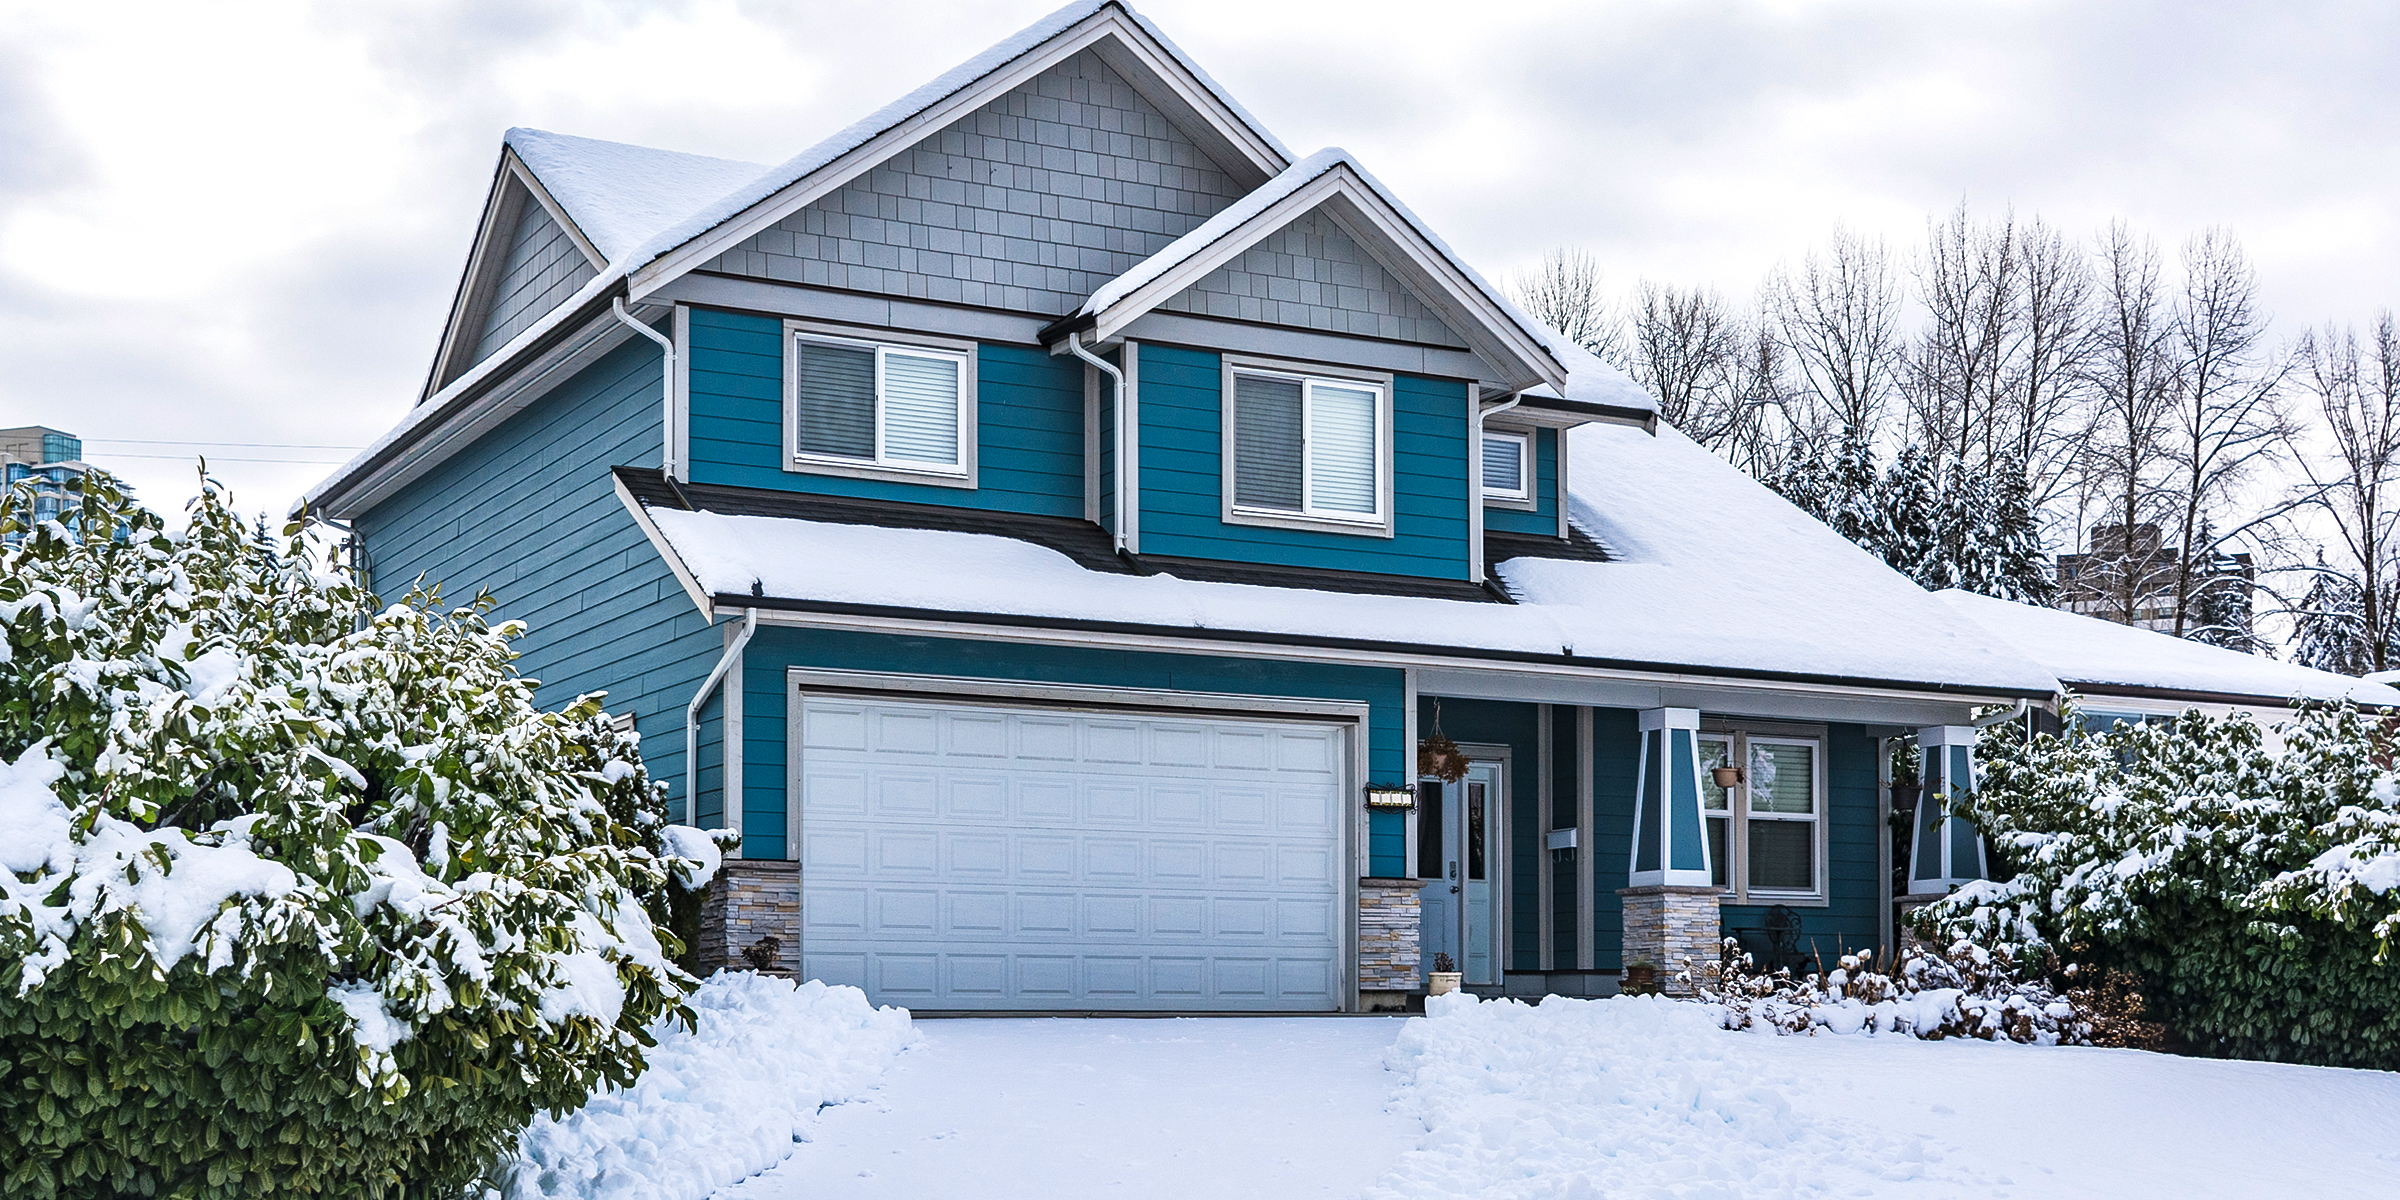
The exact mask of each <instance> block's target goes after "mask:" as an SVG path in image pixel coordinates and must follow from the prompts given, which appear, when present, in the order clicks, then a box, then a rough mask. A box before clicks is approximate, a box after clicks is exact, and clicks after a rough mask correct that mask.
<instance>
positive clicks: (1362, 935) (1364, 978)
mask: <svg viewBox="0 0 2400 1200" xmlns="http://www.w3.org/2000/svg"><path fill="white" fill-rule="evenodd" d="M1424 886H1425V881H1424V880H1422V879H1383V878H1367V879H1361V880H1359V881H1358V1001H1359V1008H1360V1009H1362V1010H1364V1011H1366V1012H1398V1011H1400V1010H1401V1009H1403V1008H1406V1007H1407V1006H1408V998H1409V997H1410V996H1411V995H1412V994H1414V993H1417V992H1422V991H1424V990H1425V984H1424V977H1423V976H1422V975H1421V974H1420V973H1419V971H1418V967H1419V958H1420V955H1421V951H1420V948H1419V946H1420V944H1419V942H1418V940H1417V938H1418V931H1419V928H1420V927H1421V925H1422V923H1423V920H1422V905H1421V904H1420V902H1419V898H1418V896H1417V892H1418V891H1419V889H1422V888H1423V887H1424Z"/></svg>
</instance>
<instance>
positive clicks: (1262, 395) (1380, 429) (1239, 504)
mask: <svg viewBox="0 0 2400 1200" xmlns="http://www.w3.org/2000/svg"><path fill="white" fill-rule="evenodd" d="M1227 383H1228V390H1229V393H1230V394H1229V396H1228V402H1227V404H1226V413H1225V420H1226V422H1227V429H1226V438H1225V449H1226V453H1227V455H1228V457H1229V458H1230V459H1231V462H1229V463H1228V464H1227V468H1226V476H1227V487H1226V519H1227V520H1229V521H1234V522H1237V523H1240V522H1244V521H1248V522H1251V523H1259V524H1301V525H1304V526H1308V527H1315V528H1329V529H1337V530H1343V531H1345V532H1370V533H1376V532H1385V531H1387V530H1388V529H1389V526H1390V515H1391V513H1390V510H1391V502H1390V497H1389V496H1388V495H1387V493H1388V491H1389V487H1390V485H1389V479H1390V474H1391V472H1390V463H1389V462H1388V461H1386V460H1387V458H1388V456H1389V453H1390V450H1389V447H1388V445H1387V442H1388V441H1389V437H1390V435H1389V433H1388V430H1389V428H1390V425H1391V412H1390V406H1391V389H1390V387H1389V386H1388V385H1386V384H1384V383H1380V382H1375V381H1370V380H1361V379H1341V378H1325V377H1318V376H1313V375H1307V374H1302V373H1296V372H1283V371H1267V370H1258V369H1249V368H1240V367H1236V368H1233V369H1230V370H1229V371H1228V372H1227Z"/></svg>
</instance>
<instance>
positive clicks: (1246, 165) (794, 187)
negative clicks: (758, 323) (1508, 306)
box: [626, 0, 1291, 298]
mask: <svg viewBox="0 0 2400 1200" xmlns="http://www.w3.org/2000/svg"><path fill="white" fill-rule="evenodd" d="M1086 49H1090V50H1092V51H1094V52H1095V53H1097V54H1098V55H1099V56H1100V58H1101V61H1103V62H1105V63H1107V64H1108V65H1109V67H1110V68H1111V69H1112V70H1115V71H1116V72H1117V73H1118V74H1119V75H1121V76H1123V77H1124V78H1125V80H1126V82H1127V83H1129V84H1131V85H1133V87H1134V90H1136V91H1137V92H1140V93H1141V94H1142V97H1143V98H1144V99H1146V100H1148V101H1150V102H1151V103H1152V104H1153V105H1155V106H1156V107H1157V108H1158V109H1159V110H1160V111H1162V112H1164V113H1165V114H1166V115H1167V117H1168V118H1169V119H1170V120H1173V121H1176V122H1177V123H1178V125H1179V126H1180V127H1182V128H1184V129H1185V131H1186V132H1187V133H1189V134H1191V135H1193V137H1194V138H1195V140H1196V141H1198V142H1199V143H1200V146H1201V148H1202V149H1203V150H1205V151H1207V152H1208V153H1209V154H1210V156H1211V157H1212V158H1215V159H1216V160H1217V163H1218V165H1219V166H1220V167H1223V168H1225V169H1226V170H1227V171H1228V172H1231V173H1232V174H1233V175H1234V176H1235V178H1236V179H1237V180H1238V181H1239V182H1240V184H1241V185H1242V186H1244V187H1253V186H1255V185H1257V184H1258V183H1260V182H1263V181H1264V180H1266V179H1267V178H1269V177H1271V176H1273V175H1274V174H1276V173H1277V172H1279V171H1281V170H1283V168H1284V167H1286V166H1288V165H1289V164H1290V162H1291V152H1290V151H1289V150H1288V149H1286V148H1285V147H1284V145H1283V143H1282V142H1281V141H1279V140H1278V139H1276V137H1275V136H1274V135H1273V134H1270V133H1268V132H1267V131H1266V128H1265V127H1264V126H1262V125H1260V124H1259V123H1258V120H1257V118H1255V117H1252V116H1251V115H1250V112H1249V110H1248V109H1245V108H1243V107H1242V106H1241V105H1240V104H1239V103H1237V102H1236V101H1235V100H1234V99H1233V97H1232V96H1231V95H1229V94H1227V93H1226V92H1225V90H1224V89H1223V88H1222V87H1220V86H1218V84H1217V82H1216V80H1214V79H1212V78H1210V77H1209V75H1208V73H1207V72H1205V71H1203V70H1201V69H1200V67H1199V65H1198V64H1196V63H1194V62H1193V61H1192V60H1191V58H1190V56H1188V55H1186V54H1185V53H1184V52H1183V50H1182V49H1181V48H1179V47H1177V46H1176V45H1175V43H1173V42H1171V41H1169V40H1168V39H1167V37H1166V35H1165V34H1163V33H1161V32H1159V30H1158V27H1157V26H1155V25H1152V24H1151V23H1150V21H1149V19H1148V18H1146V17H1143V16H1141V15H1140V14H1138V13H1136V12H1134V11H1133V10H1132V9H1130V8H1128V7H1127V6H1126V5H1125V4H1123V3H1122V0H1078V2H1077V3H1074V4H1070V5H1068V6H1066V7H1065V8H1061V9H1059V10H1058V11H1056V12H1053V13H1051V14H1050V15H1049V16H1046V17H1043V18H1042V19H1041V20H1039V21H1036V22H1034V23H1033V24H1031V25H1028V26H1026V27H1025V28H1024V29H1021V30H1019V31H1017V32H1016V33H1015V34H1013V35H1011V36H1010V37H1008V38H1005V39H1003V40H1002V41H1000V42H999V43H998V44H996V45H994V46H992V47H991V48H990V49H988V50H985V51H984V52H983V53H981V54H978V55H976V56H975V57H973V58H970V59H968V60H967V61H965V62H963V63H960V64H959V65H958V66H956V67H953V68H951V69H950V70H949V71H947V72H944V73H943V74H942V75H940V76H939V77H937V78H935V79H934V80H933V81H932V82H930V83H927V84H926V85H925V86H923V87H920V88H918V89H917V90H915V91H913V92H910V93H909V94H907V95H905V96H902V97H901V98H900V99H898V100H895V101H893V102H891V103H890V104H887V105H885V106H883V107H882V108H880V109H877V110H876V111H875V112H874V113H872V114H870V115H868V116H867V117H865V118H864V119H862V120H860V121H858V122H857V123H856V124H853V125H851V126H850V127H849V128H847V129H844V130H842V131H841V132H839V133H836V134H834V135H833V136H832V137H829V138H826V139H825V140H824V141H821V142H818V143H817V144H816V145H814V146H811V147H809V148H808V149H806V150H803V151H801V152H800V153H798V154H796V155H793V156H792V157H791V158H789V159H787V160H785V161H784V162H782V163H781V164H778V165H777V166H775V167H774V168H772V169H771V170H768V171H766V172H765V173H763V174H761V175H759V176H758V177H757V178H755V179H752V180H750V181H749V182H747V183H745V184H743V185H741V186H740V187H737V188H735V189H734V190H732V191H730V192H728V193H726V194H725V195H723V196H721V197H718V198H717V199H716V200H715V201H714V202H712V203H710V204H708V205H706V206H705V207H703V208H701V209H699V210H698V211H695V212H693V213H691V214H689V215H688V216H687V217H686V218H685V219H684V220H682V221H680V222H678V223H676V224H675V225H674V226H673V227H672V228H669V229H667V230H664V231H662V232H660V233H659V234H658V235H657V236H655V237H653V238H651V239H649V240H648V241H647V242H646V243H644V245H643V246H642V247H641V248H640V249H639V250H637V251H636V252H635V253H634V254H632V255H631V256H630V257H629V259H628V261H627V263H626V266H627V269H628V271H629V273H630V274H631V277H632V278H631V287H630V290H631V292H632V294H633V296H634V297H635V298H639V297H641V296H644V295H647V294H648V293H649V292H650V291H652V290H654V289H655V288H657V287H659V286H662V285H664V284H665V283H667V282H668V281H670V280H672V279H673V278H675V277H676V276H678V275H680V274H682V273H683V272H684V271H686V270H688V269H690V268H691V267H694V266H697V265H699V264H700V263H704V262H707V261H708V260H709V259H712V258H714V257H716V256H717V255H718V254H719V253H720V252H722V251H724V250H726V249H729V248H731V247H733V246H735V245H738V244H740V243H741V242H742V241H744V240H745V239H747V238H749V237H750V236H751V235H752V234H755V233H757V232H759V231H760V230H763V229H765V228H767V227H769V226H771V225H773V224H774V223H775V222H777V221H780V220H782V219H783V218H785V217H786V216H789V215H791V214H792V213H794V212H797V211H799V210H800V209H802V208H804V207H806V206H808V205H809V204H810V203H812V202H814V201H815V200H817V199H819V198H821V197H823V196H824V195H826V194H827V193H829V192H831V191H833V190H834V189H835V188H838V187H840V186H841V185H842V184H844V183H847V182H849V181H850V180H851V179H853V178H856V177H857V176H858V175H860V174H862V173H864V172H865V171H867V170H869V169H870V168H872V167H874V166H875V164H877V163H879V162H882V161H883V160H884V159H886V158H889V157H891V156H892V155H893V154H896V153H898V152H899V151H901V150H903V149H906V148H907V147H908V146H910V145H913V144H914V143H915V142H916V141H917V140H918V139H920V138H922V137H924V136H925V135H927V134H930V133H932V132H934V131H935V130H938V129H940V128H941V127H942V126H944V125H947V124H949V123H950V122H951V121H953V120H955V119H957V118H958V117H960V116H962V115H964V114H966V113H968V112H972V111H973V110H974V109H976V108H978V107H981V106H982V105H983V104H985V103H987V102H989V101H991V100H992V99H994V98H996V97H998V96H1000V95H1002V94H1005V93H1006V92H1007V91H1008V90H1009V89H1011V88H1014V87H1016V86H1018V85H1019V84H1021V83H1024V82H1025V81H1026V80H1029V79H1031V78H1033V77H1034V76H1036V75H1039V74H1041V73H1042V72H1044V71H1046V70H1049V69H1050V68H1051V67H1054V66H1056V65H1058V64H1059V63H1061V62H1064V61H1066V60H1067V59H1068V58H1070V57H1072V56H1074V55H1075V54H1077V53H1080V52H1081V51H1083V50H1086ZM1245 176H1247V177H1245Z"/></svg>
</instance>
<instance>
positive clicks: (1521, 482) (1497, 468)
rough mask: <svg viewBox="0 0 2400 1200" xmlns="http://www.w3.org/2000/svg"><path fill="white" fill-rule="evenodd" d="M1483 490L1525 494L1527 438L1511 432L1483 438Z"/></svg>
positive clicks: (1512, 494)
mask: <svg viewBox="0 0 2400 1200" xmlns="http://www.w3.org/2000/svg"><path fill="white" fill-rule="evenodd" d="M1483 490H1485V491H1487V492H1501V493H1505V494H1507V495H1511V496H1522V495H1524V494H1525V440H1524V439H1523V438H1519V437H1515V436H1513V435H1509V434H1495V435H1492V436H1488V437H1486V438H1484V439H1483Z"/></svg>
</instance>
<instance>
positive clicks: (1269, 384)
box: [1233, 375, 1301, 512]
mask: <svg viewBox="0 0 2400 1200" xmlns="http://www.w3.org/2000/svg"><path fill="white" fill-rule="evenodd" d="M1300 445H1301V440H1300V382H1299V381H1298V380H1296V379H1275V378H1271V377H1269V376H1264V375H1236V376H1234V377H1233V454H1234V483H1233V502H1234V503H1236V504H1240V505H1245V506H1249V507H1255V508H1279V509H1284V510H1286V511H1291V512H1297V511H1299V509H1300Z"/></svg>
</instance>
